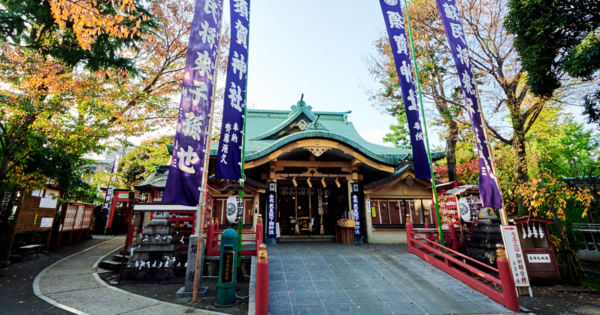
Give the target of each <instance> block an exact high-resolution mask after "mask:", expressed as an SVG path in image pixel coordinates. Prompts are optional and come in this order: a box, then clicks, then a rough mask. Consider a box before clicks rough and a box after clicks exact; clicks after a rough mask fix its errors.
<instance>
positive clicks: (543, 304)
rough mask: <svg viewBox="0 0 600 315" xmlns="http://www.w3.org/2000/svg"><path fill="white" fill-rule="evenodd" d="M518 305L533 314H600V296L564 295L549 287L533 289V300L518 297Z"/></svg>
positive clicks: (585, 294)
mask: <svg viewBox="0 0 600 315" xmlns="http://www.w3.org/2000/svg"><path fill="white" fill-rule="evenodd" d="M519 303H520V304H521V305H522V306H524V307H526V308H528V309H529V310H531V312H532V313H535V314H561V313H563V314H600V295H598V294H588V293H565V292H564V291H563V292H559V291H554V290H552V289H550V287H533V298H531V297H528V296H527V297H524V296H522V297H519ZM594 309H595V311H594Z"/></svg>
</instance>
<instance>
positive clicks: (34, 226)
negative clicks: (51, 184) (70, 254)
mask: <svg viewBox="0 0 600 315" xmlns="http://www.w3.org/2000/svg"><path fill="white" fill-rule="evenodd" d="M61 193H62V192H61V190H60V189H57V188H44V189H41V190H35V191H33V192H32V193H23V192H21V198H20V202H19V205H18V208H17V212H16V214H15V223H14V225H13V230H12V233H11V237H10V246H9V247H8V253H9V254H10V252H11V251H12V243H13V241H14V238H15V235H16V234H23V233H40V232H47V233H48V234H47V236H46V245H48V244H50V236H51V234H52V225H53V222H54V217H55V216H56V211H57V209H58V196H59V195H60V194H61ZM32 240H33V237H32Z"/></svg>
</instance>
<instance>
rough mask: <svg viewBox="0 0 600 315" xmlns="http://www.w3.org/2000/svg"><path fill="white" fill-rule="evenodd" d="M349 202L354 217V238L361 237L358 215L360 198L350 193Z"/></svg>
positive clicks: (356, 194)
mask: <svg viewBox="0 0 600 315" xmlns="http://www.w3.org/2000/svg"><path fill="white" fill-rule="evenodd" d="M351 201H352V212H353V215H354V221H355V225H354V236H355V237H362V236H363V234H362V224H361V218H360V217H361V215H360V196H359V195H358V193H354V192H353V193H352V194H351Z"/></svg>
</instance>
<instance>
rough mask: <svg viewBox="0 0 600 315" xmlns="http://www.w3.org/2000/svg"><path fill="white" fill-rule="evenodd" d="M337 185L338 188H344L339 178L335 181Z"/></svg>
mask: <svg viewBox="0 0 600 315" xmlns="http://www.w3.org/2000/svg"><path fill="white" fill-rule="evenodd" d="M335 184H336V185H337V186H338V188H340V187H342V184H340V181H339V180H338V179H337V178H336V179H335Z"/></svg>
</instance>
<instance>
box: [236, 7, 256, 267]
mask: <svg viewBox="0 0 600 315" xmlns="http://www.w3.org/2000/svg"><path fill="white" fill-rule="evenodd" d="M250 5H251V1H250V0H248V9H250ZM248 29H250V20H248ZM247 40H248V54H247V57H246V86H245V87H244V89H245V91H244V127H243V128H242V165H241V169H242V172H241V174H242V178H240V185H241V186H244V182H245V181H246V175H245V174H244V168H245V165H244V164H245V163H246V108H248V103H247V100H248V73H249V72H250V71H248V69H249V68H250V32H248V39H247ZM240 197H241V198H242V203H243V205H244V206H245V205H246V202H245V201H244V191H241V192H240ZM242 209H243V207H242ZM250 210H251V211H252V209H250ZM243 222H244V215H243V214H242V219H241V220H240V221H239V222H238V231H239V235H238V253H240V254H239V255H238V261H237V265H238V268H239V267H241V266H242V236H243V234H242V228H243V227H242V223H243ZM256 255H258V253H256Z"/></svg>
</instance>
